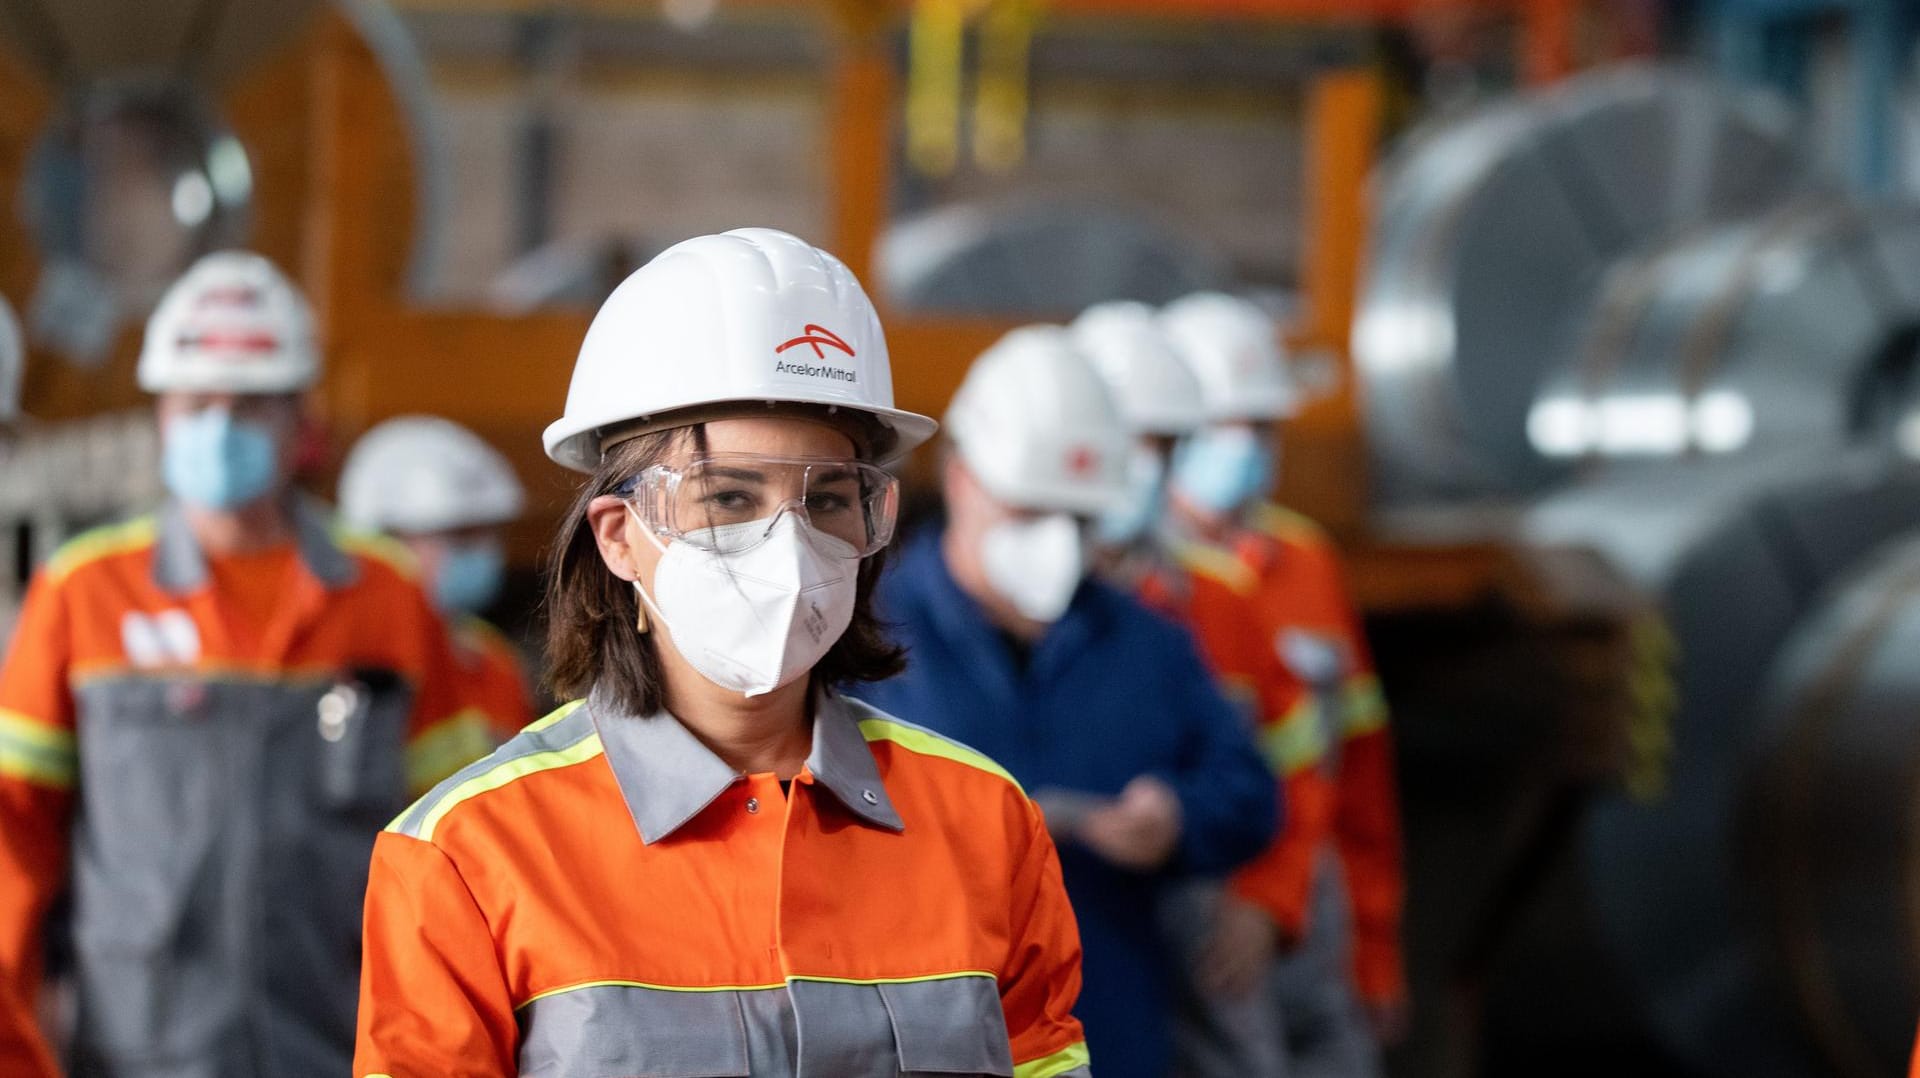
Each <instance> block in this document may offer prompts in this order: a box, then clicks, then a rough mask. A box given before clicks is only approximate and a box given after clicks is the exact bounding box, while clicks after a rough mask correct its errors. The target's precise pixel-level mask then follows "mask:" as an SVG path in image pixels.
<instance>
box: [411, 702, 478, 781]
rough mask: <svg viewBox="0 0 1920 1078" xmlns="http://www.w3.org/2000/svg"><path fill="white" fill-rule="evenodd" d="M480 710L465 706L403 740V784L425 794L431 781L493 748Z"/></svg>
mask: <svg viewBox="0 0 1920 1078" xmlns="http://www.w3.org/2000/svg"><path fill="white" fill-rule="evenodd" d="M493 744H494V743H493V732H492V728H491V727H489V726H488V725H487V717H486V715H485V714H484V713H482V712H480V711H478V710H475V709H474V708H467V709H466V710H464V711H461V712H459V713H457V714H455V715H454V716H453V717H452V718H449V719H443V720H441V721H440V722H437V723H434V724H433V725H432V726H430V727H428V728H427V729H426V730H424V731H422V732H421V733H420V735H419V736H418V737H416V738H414V739H413V740H412V741H410V742H408V743H407V785H408V788H409V789H411V790H413V791H415V792H416V793H425V792H427V791H428V790H431V789H432V788H433V785H434V783H437V782H439V781H440V780H441V779H444V778H446V777H447V776H448V775H451V774H453V773H454V772H455V771H458V770H460V769H461V768H463V767H465V766H467V765H468V764H470V763H472V762H474V761H475V760H478V759H479V758H481V757H482V756H485V755H486V754H487V753H490V752H492V751H493Z"/></svg>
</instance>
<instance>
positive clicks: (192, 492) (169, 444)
mask: <svg viewBox="0 0 1920 1078" xmlns="http://www.w3.org/2000/svg"><path fill="white" fill-rule="evenodd" d="M279 471H280V446H279V442H278V441H277V439H276V438H275V437H274V431H273V428H271V427H268V426H266V425H264V424H261V423H258V422H255V421H253V420H247V419H235V418H234V416H233V413H232V412H230V411H228V410H227V409H225V408H203V409H201V410H200V411H198V412H191V413H188V414H186V415H180V416H176V417H174V418H173V419H170V420H168V421H167V425H166V430H165V431H164V433H163V436H162V442H161V448H160V478H161V479H162V480H163V481H164V482H165V483H166V485H167V489H168V490H169V491H171V492H172V493H173V496H174V497H176V498H179V499H180V500H181V501H183V502H186V503H188V504H190V505H196V506H199V507H200V508H202V509H235V508H238V507H240V506H243V505H247V504H249V503H251V502H254V501H258V500H259V499H260V498H262V497H264V496H266V495H267V494H270V493H272V492H273V487H274V483H275V481H276V480H277V479H278V478H279Z"/></svg>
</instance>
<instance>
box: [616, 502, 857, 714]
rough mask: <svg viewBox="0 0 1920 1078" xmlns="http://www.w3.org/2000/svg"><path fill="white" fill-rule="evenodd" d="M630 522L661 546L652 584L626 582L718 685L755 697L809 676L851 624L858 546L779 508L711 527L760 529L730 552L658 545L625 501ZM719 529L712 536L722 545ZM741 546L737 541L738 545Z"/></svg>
mask: <svg viewBox="0 0 1920 1078" xmlns="http://www.w3.org/2000/svg"><path fill="white" fill-rule="evenodd" d="M627 512H628V513H629V514H630V515H632V516H633V519H634V523H635V524H637V525H639V527H640V530H641V531H642V532H643V533H645V534H646V536H647V538H648V540H649V541H651V542H652V543H653V545H654V546H655V547H657V548H659V550H660V564H659V566H658V567H657V568H656V569H654V573H653V590H654V591H655V592H656V594H655V595H653V596H651V597H649V596H648V595H647V590H646V589H645V588H643V587H641V586H640V582H639V581H638V580H636V581H634V582H633V589H634V591H635V592H637V593H639V595H640V601H641V602H643V603H646V604H647V608H648V609H649V610H651V611H652V612H653V616H654V617H655V618H656V619H657V620H659V622H660V623H661V624H663V625H665V626H666V627H667V632H668V634H669V635H671V636H672V638H673V646H674V647H675V648H676V649H677V650H678V651H679V652H680V654H681V656H682V657H683V658H685V659H686V660H687V662H688V663H689V664H691V665H692V666H693V668H694V669H695V670H698V671H700V673H702V674H704V675H705V676H706V678H707V680H709V681H711V682H713V683H714V684H715V685H718V686H720V687H721V688H723V689H731V690H733V691H734V692H738V693H744V694H746V695H747V696H761V695H764V694H766V693H770V692H772V691H773V690H775V689H778V688H782V687H784V686H786V685H789V684H791V683H793V682H794V681H795V680H797V679H799V678H800V677H802V676H804V675H806V674H807V672H808V671H810V670H812V669H813V665H814V664H815V663H817V662H819V661H820V657H821V656H823V655H825V654H826V653H827V651H828V649H830V648H832V647H833V645H834V643H835V642H836V641H838V640H839V639H840V634H842V633H844V632H846V631H847V626H848V624H850V623H851V622H852V621H853V604H854V597H855V593H856V591H857V588H858V583H859V577H858V574H859V569H860V559H859V556H858V552H856V551H855V550H854V549H853V547H852V546H851V545H850V544H848V543H847V542H846V541H845V540H843V539H836V538H834V537H833V536H831V535H826V534H824V533H822V532H819V531H816V530H814V529H813V528H811V527H808V526H807V525H805V524H803V523H801V521H800V519H799V518H798V517H797V516H795V515H794V514H793V513H790V512H782V513H780V514H779V515H778V516H776V517H775V518H774V520H773V522H772V523H771V524H769V523H768V522H767V521H765V520H751V521H747V522H745V523H742V524H730V525H725V526H723V527H720V528H716V529H714V531H715V532H716V533H724V532H729V531H736V530H737V531H738V533H739V534H740V535H742V536H745V535H747V534H749V533H752V534H756V535H757V534H760V533H765V534H766V538H765V539H764V540H763V541H761V542H759V543H757V544H755V545H753V546H752V547H750V548H748V549H745V550H739V551H738V552H737V553H733V554H716V553H714V552H712V551H710V550H703V549H701V548H700V547H698V546H695V545H694V544H692V543H683V542H676V543H669V544H662V543H661V542H660V540H659V539H658V538H657V537H656V536H654V534H653V530H652V529H651V528H648V527H647V526H646V524H645V522H643V521H641V520H640V518H639V515H638V514H637V513H634V511H633V507H632V506H631V505H629V506H628V507H627ZM726 538H727V537H726V536H725V535H724V534H717V535H716V536H715V539H716V540H717V544H716V545H718V546H719V547H720V548H721V549H727V548H728V547H729V544H728V543H727V542H726ZM739 545H745V544H739Z"/></svg>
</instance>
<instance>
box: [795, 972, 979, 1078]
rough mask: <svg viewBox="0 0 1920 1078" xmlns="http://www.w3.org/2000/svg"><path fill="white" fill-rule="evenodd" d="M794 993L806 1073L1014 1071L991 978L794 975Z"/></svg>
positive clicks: (822, 1076)
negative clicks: (887, 980) (882, 980)
mask: <svg viewBox="0 0 1920 1078" xmlns="http://www.w3.org/2000/svg"><path fill="white" fill-rule="evenodd" d="M790 991H791V992H792V995H793V1001H794V1009H795V1012H796V1015H797V1018H798V1023H797V1024H798V1026H799V1041H800V1068H799V1073H800V1075H801V1076H802V1078H815V1076H818V1078H827V1076H838V1075H889V1076H890V1075H894V1074H903V1075H909V1076H913V1075H992V1076H996V1078H1007V1076H1011V1075H1012V1074H1013V1051H1012V1048H1011V1047H1010V1046H1009V1044H1008V1042H1007V1025H1006V1017H1005V1015H1004V1014H1003V1012H1002V1011H1001V1008H1000V991H999V984H998V982H996V981H995V980H994V979H993V978H992V977H985V976H961V977H942V978H938V979H935V980H925V981H905V982H898V983H892V984H843V983H839V982H832V981H795V982H793V983H792V984H791V986H790Z"/></svg>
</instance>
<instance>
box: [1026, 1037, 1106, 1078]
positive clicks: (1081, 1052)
mask: <svg viewBox="0 0 1920 1078" xmlns="http://www.w3.org/2000/svg"><path fill="white" fill-rule="evenodd" d="M1092 1065H1093V1063H1092V1057H1090V1056H1089V1055H1088V1054H1087V1042H1086V1041H1079V1042H1076V1043H1074V1044H1069V1045H1067V1046H1066V1047H1065V1048H1062V1049H1060V1050H1059V1051H1058V1052H1055V1053H1053V1054H1052V1055H1050V1056H1044V1057H1042V1058H1040V1059H1035V1060H1030V1061H1028V1062H1026V1063H1016V1064H1014V1067H1013V1078H1059V1076H1060V1075H1063V1074H1066V1073H1068V1072H1070V1071H1072V1070H1074V1069H1075V1068H1078V1067H1090V1066H1092Z"/></svg>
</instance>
